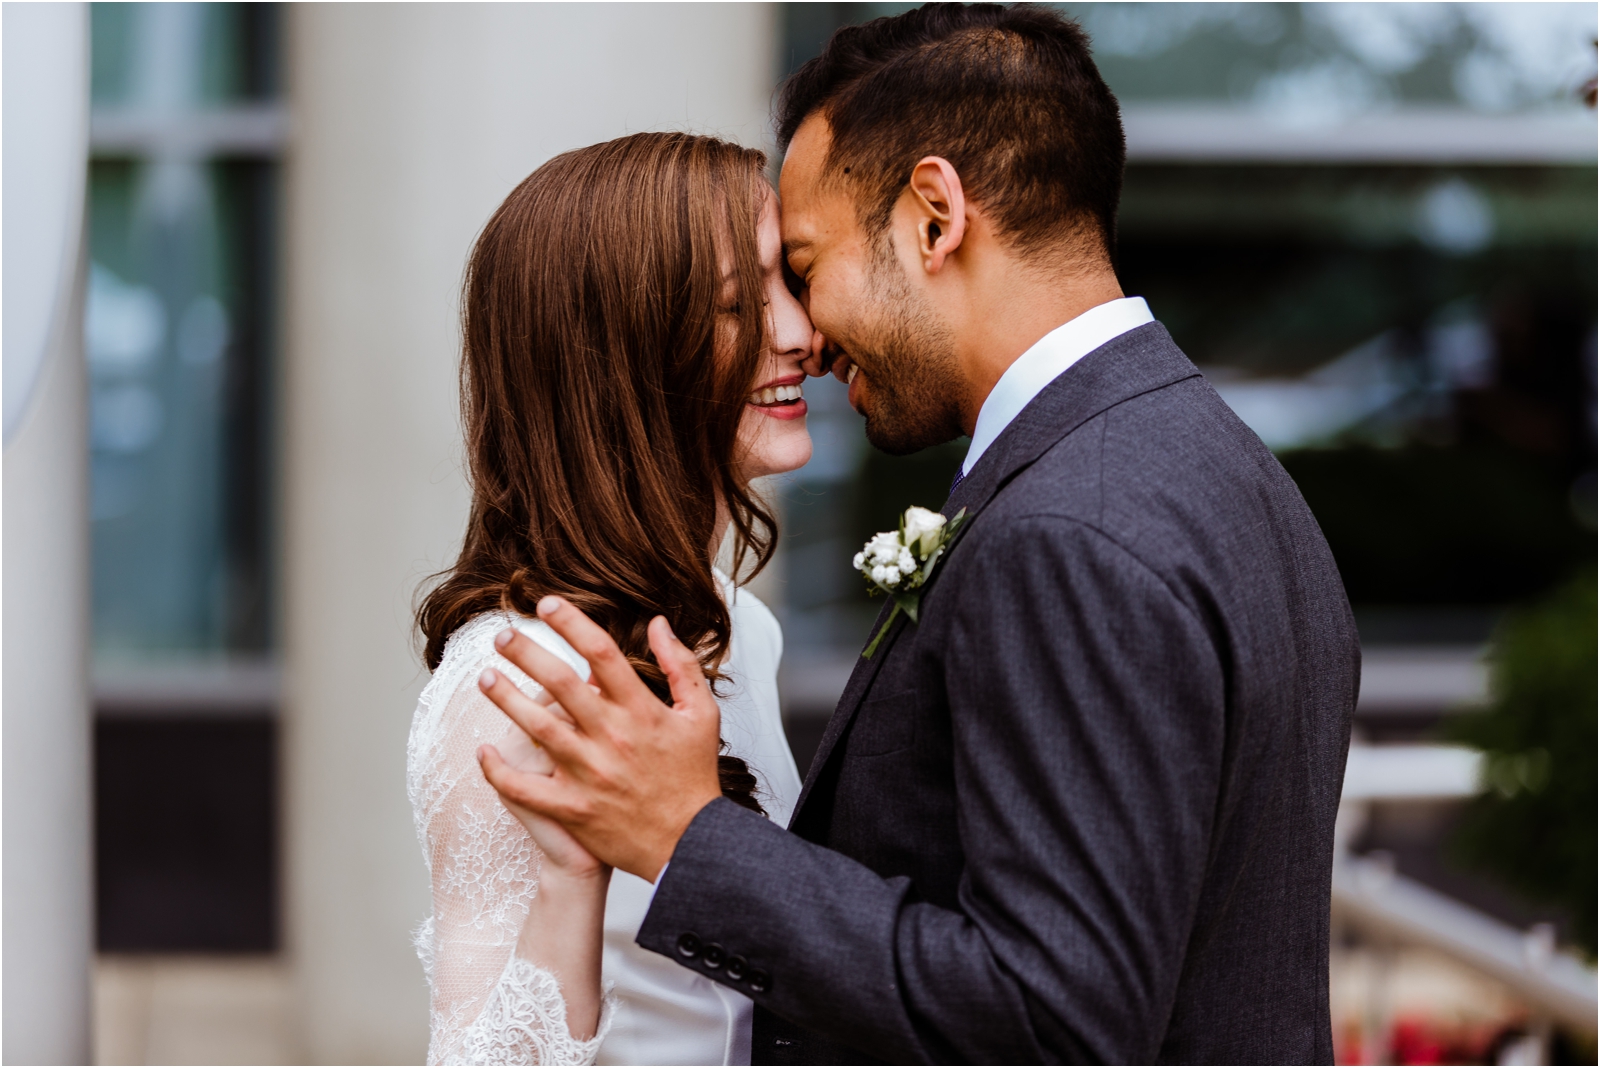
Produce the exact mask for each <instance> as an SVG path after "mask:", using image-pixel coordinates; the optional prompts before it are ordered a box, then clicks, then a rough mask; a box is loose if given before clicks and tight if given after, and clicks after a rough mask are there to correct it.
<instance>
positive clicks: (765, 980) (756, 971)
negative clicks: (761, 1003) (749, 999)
mask: <svg viewBox="0 0 1600 1068" xmlns="http://www.w3.org/2000/svg"><path fill="white" fill-rule="evenodd" d="M748 985H749V987H750V989H751V990H752V991H753V992H755V993H757V994H765V993H766V992H767V991H769V990H771V989H772V976H770V975H768V974H767V973H766V972H764V971H762V970H761V969H760V968H752V969H751V971H750V981H749V984H748Z"/></svg>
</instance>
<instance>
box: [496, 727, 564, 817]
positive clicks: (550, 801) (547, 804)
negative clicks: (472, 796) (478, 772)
mask: <svg viewBox="0 0 1600 1068" xmlns="http://www.w3.org/2000/svg"><path fill="white" fill-rule="evenodd" d="M478 766H479V767H481V768H483V777H484V778H485V779H487V780H488V781H489V785H490V786H493V787H494V788H495V791H496V792H497V793H499V794H500V795H501V796H503V797H505V798H507V799H509V800H511V801H513V802H515V803H517V804H519V805H521V806H523V807H524V808H528V809H532V810H533V811H534V812H537V813H538V814H539V815H541V816H548V817H549V818H550V819H553V820H556V821H558V822H561V821H562V820H563V817H566V818H567V819H571V817H572V805H571V804H570V802H569V801H568V799H567V793H568V791H567V790H566V788H565V787H563V785H562V784H561V783H559V782H557V781H556V779H555V778H554V777H553V776H550V775H540V774H539V773H538V772H529V771H519V770H517V769H516V768H514V767H512V766H511V765H510V764H508V763H506V760H505V758H504V757H502V756H501V755H500V750H498V749H496V748H495V747H494V746H492V745H480V746H479V747H478Z"/></svg>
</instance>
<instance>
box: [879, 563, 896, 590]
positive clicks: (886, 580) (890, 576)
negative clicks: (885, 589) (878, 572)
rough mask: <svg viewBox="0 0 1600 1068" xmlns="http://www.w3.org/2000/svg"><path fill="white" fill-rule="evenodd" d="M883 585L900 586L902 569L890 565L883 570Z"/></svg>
mask: <svg viewBox="0 0 1600 1068" xmlns="http://www.w3.org/2000/svg"><path fill="white" fill-rule="evenodd" d="M883 584H884V585H885V586H898V585H899V584H900V569H899V568H898V567H895V566H894V565H893V564H890V565H889V566H888V567H886V568H884V569H883Z"/></svg>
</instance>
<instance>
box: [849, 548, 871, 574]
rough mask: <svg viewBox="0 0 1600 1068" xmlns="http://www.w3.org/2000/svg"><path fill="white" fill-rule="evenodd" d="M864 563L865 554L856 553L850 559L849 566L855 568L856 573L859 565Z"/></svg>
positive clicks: (865, 560)
mask: <svg viewBox="0 0 1600 1068" xmlns="http://www.w3.org/2000/svg"><path fill="white" fill-rule="evenodd" d="M866 562H867V554H866V553H865V552H859V553H856V554H855V556H853V557H851V558H850V566H851V567H853V568H855V569H856V570H857V571H860V570H861V565H862V564H864V563H866Z"/></svg>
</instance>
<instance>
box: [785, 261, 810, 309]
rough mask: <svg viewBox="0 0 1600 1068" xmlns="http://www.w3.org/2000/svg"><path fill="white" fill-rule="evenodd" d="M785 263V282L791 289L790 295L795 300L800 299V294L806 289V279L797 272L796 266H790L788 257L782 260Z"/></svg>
mask: <svg viewBox="0 0 1600 1068" xmlns="http://www.w3.org/2000/svg"><path fill="white" fill-rule="evenodd" d="M780 263H781V264H782V265H783V284H784V286H785V287H786V288H787V289H788V290H789V295H790V296H791V297H793V298H794V299H795V300H799V299H800V294H802V293H804V292H805V290H806V283H805V279H803V278H801V277H800V276H799V275H798V274H795V272H794V268H793V267H790V266H789V261H788V259H787V258H785V259H782V260H780Z"/></svg>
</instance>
